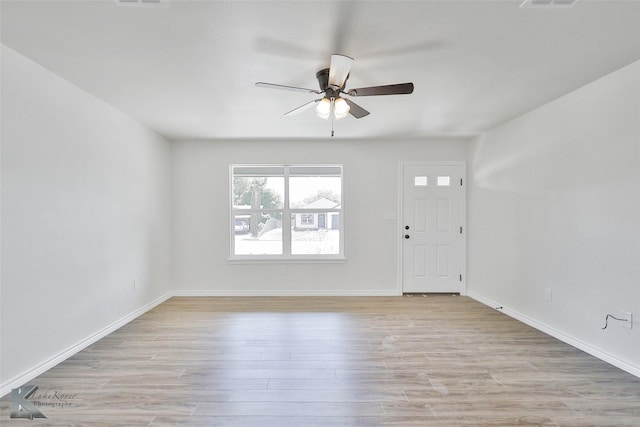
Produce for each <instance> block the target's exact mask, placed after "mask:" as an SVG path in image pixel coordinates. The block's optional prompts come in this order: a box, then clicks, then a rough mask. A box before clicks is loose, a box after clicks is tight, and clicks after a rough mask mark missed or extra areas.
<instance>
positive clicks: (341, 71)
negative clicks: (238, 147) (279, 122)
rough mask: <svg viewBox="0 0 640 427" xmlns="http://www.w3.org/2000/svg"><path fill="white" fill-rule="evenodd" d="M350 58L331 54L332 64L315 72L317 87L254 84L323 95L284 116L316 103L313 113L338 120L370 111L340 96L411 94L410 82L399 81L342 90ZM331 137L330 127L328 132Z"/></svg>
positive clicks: (348, 71)
mask: <svg viewBox="0 0 640 427" xmlns="http://www.w3.org/2000/svg"><path fill="white" fill-rule="evenodd" d="M352 64H353V58H351V57H349V56H346V55H338V54H335V55H331V65H330V66H329V68H325V69H322V70H320V71H318V72H317V73H316V79H317V80H318V85H319V86H320V90H315V89H307V88H301V87H295V86H287V85H280V84H274V83H265V82H257V83H256V86H258V87H264V88H269V89H280V90H290V91H296V92H306V93H314V94H318V95H321V94H324V96H323V97H322V98H319V99H314V100H312V101H309V102H307V103H306V104H303V105H301V106H300V107H297V108H295V109H293V110H291V111H289V112H287V113H285V116H291V115H294V114H298V113H301V112H302V111H305V110H307V109H309V108H310V107H312V106H314V105H315V107H316V108H315V110H316V115H317V116H318V117H320V118H322V119H325V120H328V119H329V117H330V116H331V113H332V112H333V117H335V118H336V119H337V120H340V119H343V118H345V117H347V116H348V115H349V114H351V115H352V116H353V117H355V118H356V119H360V118H362V117H365V116H367V115H369V112H368V111H367V110H365V109H364V108H362V107H361V106H359V105H358V104H356V103H355V102H353V101H351V100H349V99H346V98H343V97H342V96H341V95H343V94H344V95H348V96H376V95H407V94H410V93H413V83H399V84H391V85H384V86H371V87H364V88H357V89H349V90H346V91H345V85H346V83H347V79H348V78H349V73H350V72H351V65H352ZM331 136H333V130H332V131H331Z"/></svg>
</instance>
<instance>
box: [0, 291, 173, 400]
mask: <svg viewBox="0 0 640 427" xmlns="http://www.w3.org/2000/svg"><path fill="white" fill-rule="evenodd" d="M172 296H173V295H172V293H167V294H165V295H163V296H161V297H159V298H156V299H155V300H153V301H151V302H150V303H148V304H145V305H144V306H142V307H140V308H139V309H137V310H136V311H134V312H132V313H130V314H128V315H126V316H125V317H123V318H121V319H119V320H117V321H115V322H113V323H112V324H110V325H108V326H106V327H105V328H103V329H101V330H99V331H98V332H96V333H95V334H93V335H91V336H88V337H87V338H85V339H83V340H82V341H80V342H78V343H77V344H75V345H73V346H71V347H69V348H67V349H66V350H64V351H62V352H60V353H58V354H57V355H55V356H53V357H51V358H50V359H48V360H46V361H45V362H43V363H41V364H39V365H38V366H36V367H34V368H32V369H29V370H28V371H26V372H24V373H22V374H20V375H18V376H16V377H14V378H12V379H10V380H8V381H7V382H5V383H3V384H1V385H0V396H4V395H5V394H7V393H9V392H11V390H12V389H14V388H17V387H20V386H22V385H24V384H26V383H28V382H29V381H31V380H33V379H34V378H36V377H37V376H38V375H41V374H43V373H45V372H46V371H48V370H49V369H51V368H53V367H54V366H56V365H57V364H59V363H61V362H63V361H65V360H66V359H68V358H69V357H71V356H73V355H74V354H76V353H78V352H79V351H81V350H84V349H85V348H87V347H89V346H90V345H91V344H93V343H95V342H97V341H99V340H100V339H102V338H104V337H106V336H107V335H109V334H110V333H112V332H113V331H115V330H117V329H119V328H121V327H123V326H124V325H126V324H127V323H129V322H131V321H132V320H134V319H135V318H137V317H140V316H141V315H143V314H144V313H146V312H147V311H149V310H151V309H152V308H154V307H156V306H158V305H160V304H162V303H163V302H165V301H166V300H168V299H169V298H171V297H172Z"/></svg>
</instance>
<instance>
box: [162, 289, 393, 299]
mask: <svg viewBox="0 0 640 427" xmlns="http://www.w3.org/2000/svg"><path fill="white" fill-rule="evenodd" d="M400 295H402V293H399V292H398V291H397V290H395V289H394V290H384V291H381V290H363V291H336V290H326V291H325V290H310V291H300V290H265V291H258V290H237V289H228V290H184V291H180V290H176V291H174V292H173V296H175V297H248V296H251V297H391V296H393V297H395V296H400Z"/></svg>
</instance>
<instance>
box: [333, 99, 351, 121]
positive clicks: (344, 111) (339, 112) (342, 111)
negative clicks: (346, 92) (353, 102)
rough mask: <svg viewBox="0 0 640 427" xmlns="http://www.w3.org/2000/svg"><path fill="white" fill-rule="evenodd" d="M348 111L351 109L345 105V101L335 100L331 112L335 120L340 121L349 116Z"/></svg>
mask: <svg viewBox="0 0 640 427" xmlns="http://www.w3.org/2000/svg"><path fill="white" fill-rule="evenodd" d="M349 110H351V107H350V106H349V104H347V101H345V100H344V99H343V98H336V100H335V101H334V104H333V112H334V114H335V116H336V119H338V120H340V119H344V118H345V117H347V115H349Z"/></svg>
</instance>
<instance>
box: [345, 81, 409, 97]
mask: <svg viewBox="0 0 640 427" xmlns="http://www.w3.org/2000/svg"><path fill="white" fill-rule="evenodd" d="M346 93H347V94H348V95H351V96H374V95H406V94H410V93H413V83H399V84H395V85H385V86H371V87H361V88H358V89H349V90H348V91H347V92H346Z"/></svg>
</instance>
